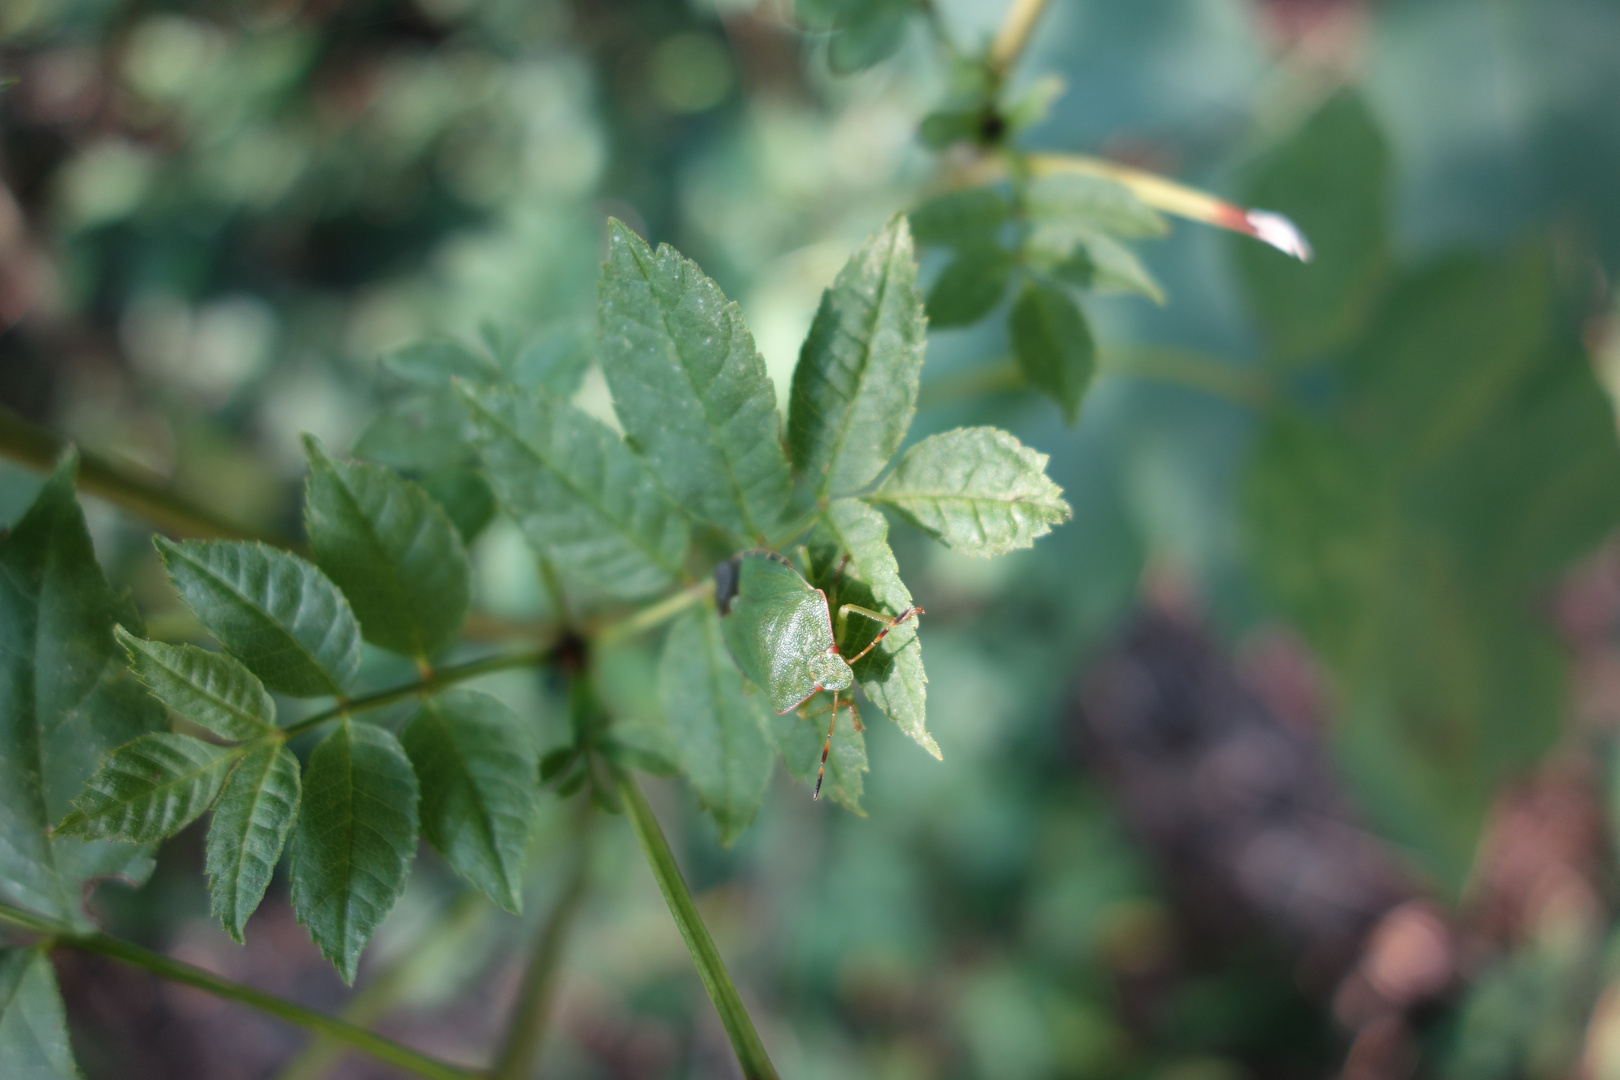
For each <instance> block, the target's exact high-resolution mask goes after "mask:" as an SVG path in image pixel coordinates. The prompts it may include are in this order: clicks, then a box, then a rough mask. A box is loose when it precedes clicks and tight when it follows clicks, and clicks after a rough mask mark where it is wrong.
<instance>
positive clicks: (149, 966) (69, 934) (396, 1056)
mask: <svg viewBox="0 0 1620 1080" xmlns="http://www.w3.org/2000/svg"><path fill="white" fill-rule="evenodd" d="M0 923H5V924H7V925H10V926H15V927H19V928H21V929H24V930H29V931H32V932H34V933H36V934H43V935H45V936H47V937H49V938H50V939H51V940H52V941H53V942H54V943H55V944H57V945H65V946H67V947H68V948H71V949H78V950H79V951H80V952H89V953H97V954H99V955H101V956H107V957H111V958H112V959H114V960H120V961H122V962H124V963H126V964H132V965H134V966H135V967H139V968H145V969H146V970H147V971H150V972H151V973H152V974H154V975H156V976H158V977H159V978H164V979H169V980H172V981H174V982H178V983H184V984H185V985H187V986H194V987H196V988H197V989H199V990H205V991H207V992H208V993H210V994H214V995H216V996H218V997H222V998H225V999H226V1000H227V1001H235V1002H239V1003H241V1004H243V1005H247V1006H249V1007H251V1008H255V1009H258V1010H259V1011H260V1012H264V1013H268V1014H269V1015H271V1016H274V1017H276V1018H277V1019H279V1020H285V1021H286V1022H287V1023H289V1024H296V1025H298V1026H299V1027H302V1028H307V1029H309V1030H310V1031H314V1032H318V1033H319V1034H322V1035H327V1036H330V1037H332V1038H334V1039H340V1040H342V1041H343V1042H346V1043H348V1044H349V1045H350V1046H352V1047H354V1048H355V1049H356V1050H359V1051H361V1052H362V1053H366V1054H369V1055H371V1056H372V1057H374V1058H376V1059H377V1060H378V1061H385V1062H387V1063H388V1064H390V1065H394V1066H396V1067H398V1068H401V1069H404V1070H406V1071H408V1072H412V1073H415V1074H416V1075H418V1076H425V1077H428V1078H429V1080H471V1078H473V1077H476V1076H477V1075H478V1074H477V1073H475V1072H473V1071H471V1070H468V1069H463V1068H459V1067H457V1066H455V1065H451V1064H449V1063H448V1062H443V1061H440V1060H438V1059H437V1058H431V1057H428V1056H427V1055H426V1054H421V1053H418V1052H417V1051H415V1050H412V1049H411V1048H409V1047H407V1046H401V1045H400V1044H399V1043H396V1042H394V1041H393V1040H392V1039H385V1038H383V1037H382V1036H381V1035H373V1034H372V1033H371V1032H369V1031H367V1030H365V1029H364V1028H360V1027H355V1026H354V1025H353V1024H350V1023H347V1022H345V1021H343V1020H339V1019H338V1018H336V1017H334V1016H327V1015H326V1014H325V1013H319V1012H316V1011H315V1010H314V1009H307V1008H305V1007H304V1006H302V1005H299V1004H297V1003H296V1002H292V1001H287V1000H285V999H283V998H279V997H276V996H275V995H274V994H267V993H265V992H264V991H262V990H255V989H253V988H252V987H251V986H243V985H242V984H240V983H234V982H231V981H230V980H229V979H222V978H220V977H219V976H218V975H215V974H213V973H212V972H208V971H204V970H203V969H202V968H199V967H193V966H192V965H190V964H185V963H181V962H180V961H179V960H175V959H172V958H171V957H168V956H164V955H163V954H162V953H160V952H153V951H152V950H151V949H143V948H142V947H141V946H139V945H134V944H131V943H130V942H127V941H120V940H118V939H117V938H114V937H108V936H107V935H106V934H97V933H88V934H87V933H81V932H78V931H76V930H74V929H73V928H72V927H69V926H66V925H63V924H61V923H58V922H55V921H53V920H51V919H46V918H43V917H41V916H39V915H35V914H33V913H32V912H29V911H24V910H23V909H21V908H15V907H12V906H11V905H10V904H6V903H0Z"/></svg>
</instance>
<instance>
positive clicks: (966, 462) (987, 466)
mask: <svg viewBox="0 0 1620 1080" xmlns="http://www.w3.org/2000/svg"><path fill="white" fill-rule="evenodd" d="M1046 462H1047V456H1046V455H1045V454H1041V453H1037V452H1036V451H1034V450H1031V449H1030V448H1029V447H1027V446H1024V445H1022V444H1021V443H1020V442H1019V441H1018V440H1017V439H1015V438H1013V437H1012V436H1011V435H1009V434H1007V433H1006V432H1005V431H999V430H997V429H996V428H988V427H975V428H957V429H956V430H954V431H947V432H944V433H942V434H939V435H933V436H930V437H929V438H926V439H924V440H923V441H922V442H920V443H918V444H917V445H916V446H913V447H912V448H911V449H910V450H908V451H906V454H905V456H904V457H902V458H901V459H900V464H899V465H897V466H896V467H895V470H894V471H893V472H892V473H890V474H889V475H888V477H887V478H886V479H885V480H884V481H883V483H882V484H881V485H879V487H878V489H877V491H876V492H875V493H874V494H873V495H872V496H871V499H872V501H874V502H879V503H883V504H886V505H888V506H892V507H894V508H895V509H896V510H898V511H900V513H902V514H903V515H905V517H906V518H907V519H908V520H909V521H911V523H912V524H914V525H916V526H917V527H918V528H920V529H922V530H923V531H924V532H927V533H929V534H931V535H933V536H935V537H937V538H938V539H939V540H940V541H941V542H943V543H944V544H945V545H946V546H948V547H951V548H954V549H955V550H957V551H960V552H963V553H964V554H968V555H984V556H990V555H1002V554H1005V553H1006V552H1009V551H1012V550H1013V549H1014V548H1024V547H1030V546H1032V545H1033V544H1034V543H1035V540H1036V538H1037V537H1041V536H1045V535H1046V534H1047V533H1049V532H1051V531H1052V526H1054V525H1060V524H1062V523H1063V522H1065V521H1068V520H1069V518H1070V517H1071V516H1072V515H1073V511H1072V510H1070V509H1069V504H1068V503H1067V502H1065V501H1064V500H1063V489H1062V488H1060V487H1058V486H1057V485H1056V484H1054V483H1052V481H1051V480H1050V479H1048V478H1047V476H1046Z"/></svg>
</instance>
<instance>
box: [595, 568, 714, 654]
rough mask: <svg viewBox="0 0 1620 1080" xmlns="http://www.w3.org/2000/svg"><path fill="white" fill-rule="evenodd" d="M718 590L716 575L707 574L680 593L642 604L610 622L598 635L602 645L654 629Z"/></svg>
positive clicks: (596, 640)
mask: <svg viewBox="0 0 1620 1080" xmlns="http://www.w3.org/2000/svg"><path fill="white" fill-rule="evenodd" d="M713 592H714V579H713V578H704V579H703V580H702V581H700V582H698V583H697V584H695V585H688V586H687V587H686V588H684V589H682V590H681V591H680V592H678V593H672V594H671V595H669V596H666V597H665V598H664V599H662V600H660V601H659V602H658V603H656V604H653V605H652V606H651V607H645V608H642V609H641V610H640V611H638V612H636V613H635V614H634V615H630V616H628V617H626V618H623V619H620V620H619V621H618V622H613V623H608V624H607V625H606V626H604V627H602V628H601V629H600V630H598V631H597V632H596V634H595V635H594V638H595V642H596V644H597V646H598V647H605V646H608V645H612V644H615V643H616V642H619V641H623V640H624V639H625V638H627V637H634V636H635V635H637V634H640V633H643V632H645V631H647V630H651V629H652V628H653V627H655V626H658V625H659V624H661V623H666V622H668V621H669V620H670V619H673V618H674V617H675V616H677V615H679V614H680V613H681V612H683V611H685V610H686V609H687V608H689V607H691V606H692V605H693V604H696V603H698V602H700V601H701V600H703V599H704V598H705V597H707V596H709V595H710V594H711V593H713Z"/></svg>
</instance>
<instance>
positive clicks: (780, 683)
mask: <svg viewBox="0 0 1620 1080" xmlns="http://www.w3.org/2000/svg"><path fill="white" fill-rule="evenodd" d="M714 582H715V601H716V603H717V604H718V605H719V608H720V614H721V616H722V618H721V620H720V629H721V631H722V633H723V634H724V635H725V639H726V646H727V648H729V649H730V650H731V655H732V657H734V658H735V659H736V661H737V666H738V667H740V668H742V672H743V674H744V675H746V676H748V678H749V681H751V682H752V683H753V684H754V685H755V686H757V687H759V688H760V689H761V690H763V691H765V697H766V698H767V699H768V700H769V701H770V704H771V708H772V709H774V710H776V711H777V712H779V713H785V712H787V711H788V710H790V709H793V708H796V707H797V706H798V705H799V704H801V703H802V702H803V701H804V699H805V698H807V697H809V696H810V695H811V694H813V693H815V692H816V691H817V690H846V689H848V688H849V687H850V686H851V685H852V684H853V683H854V681H855V676H854V674H853V673H852V672H851V671H850V670H849V665H848V664H846V663H844V661H843V660H842V659H840V658H839V656H838V654H837V653H835V652H834V651H833V629H832V617H831V615H830V614H829V612H828V611H827V598H826V596H824V595H823V594H822V592H821V590H820V589H817V588H813V587H812V586H811V585H810V583H809V582H807V581H805V580H804V578H803V577H801V576H799V572H798V571H797V570H795V569H794V568H793V564H792V563H790V562H788V561H787V560H786V559H784V558H783V557H782V556H780V555H778V554H776V553H775V552H770V551H745V552H743V553H742V554H741V555H737V556H734V557H732V558H730V559H727V560H726V561H725V562H723V563H721V564H720V565H719V566H717V567H716V568H715V571H714Z"/></svg>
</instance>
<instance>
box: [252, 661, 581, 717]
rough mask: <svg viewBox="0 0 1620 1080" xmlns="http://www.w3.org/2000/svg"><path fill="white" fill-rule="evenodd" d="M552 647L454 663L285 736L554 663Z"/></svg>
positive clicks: (344, 704) (341, 706)
mask: <svg viewBox="0 0 1620 1080" xmlns="http://www.w3.org/2000/svg"><path fill="white" fill-rule="evenodd" d="M552 653H553V650H552V647H551V646H550V645H546V646H544V647H543V648H539V649H528V650H525V651H524V652H520V653H510V654H508V655H506V656H487V657H485V658H484V659H482V660H469V661H468V662H467V663H465V664H451V665H450V666H449V667H442V668H437V669H435V670H434V672H433V674H431V675H429V676H428V677H427V678H425V679H416V680H413V681H412V682H408V683H404V684H402V685H400V686H394V687H390V688H389V689H387V690H378V691H377V692H376V693H374V694H362V695H361V696H360V697H357V698H349V699H347V700H346V701H340V702H338V703H337V704H336V705H333V706H332V707H331V708H329V709H322V710H321V711H320V712H318V713H315V714H313V715H311V716H306V717H304V718H303V719H302V720H299V721H298V722H297V723H293V724H288V725H287V726H286V727H284V728H282V729H281V730H282V734H283V735H284V736H286V737H288V738H290V737H292V736H294V735H302V734H303V733H304V732H306V731H308V730H310V729H311V728H316V727H320V726H321V725H322V724H324V723H326V722H327V721H328V720H336V719H337V718H338V717H340V716H350V715H352V714H354V713H357V712H366V711H367V710H369V709H380V708H382V707H383V706H384V705H392V704H393V703H394V702H396V701H404V700H405V699H406V698H409V697H415V696H416V695H418V694H430V693H432V692H433V691H435V690H442V689H444V688H445V687H446V686H454V685H455V684H456V683H459V682H466V681H467V680H468V679H476V678H477V677H478V676H480V675H488V674H489V673H490V672H492V671H506V670H508V669H509V668H520V667H539V666H541V665H542V664H547V663H550V662H551V659H552Z"/></svg>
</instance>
